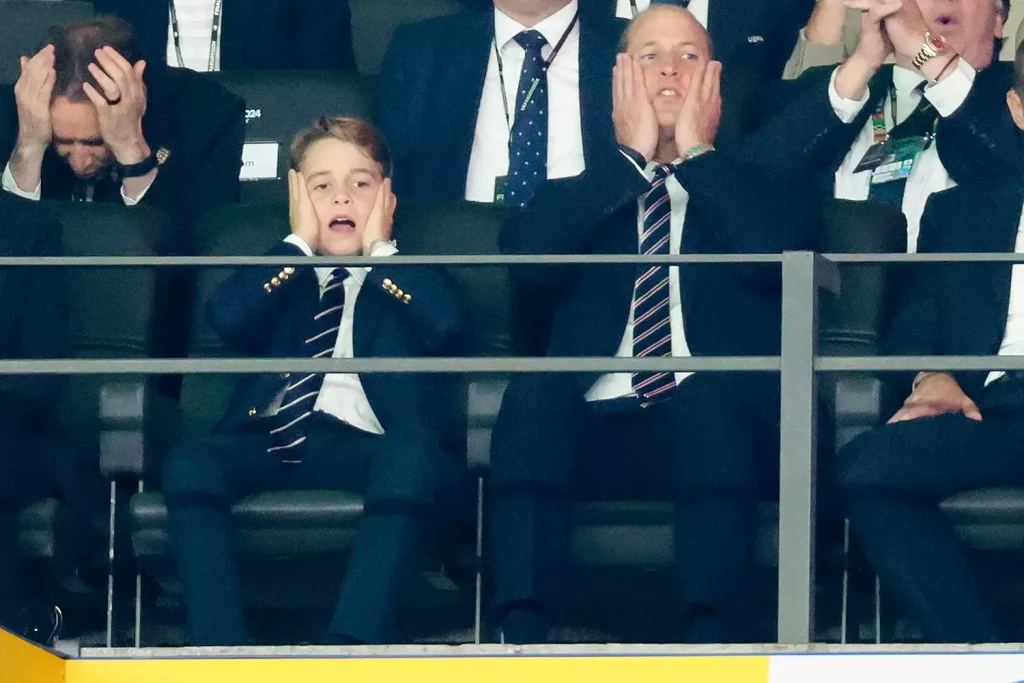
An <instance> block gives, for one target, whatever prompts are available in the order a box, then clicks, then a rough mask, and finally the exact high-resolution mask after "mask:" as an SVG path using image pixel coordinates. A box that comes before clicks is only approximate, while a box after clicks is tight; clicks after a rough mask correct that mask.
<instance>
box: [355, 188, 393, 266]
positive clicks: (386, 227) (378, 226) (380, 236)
mask: <svg viewBox="0 0 1024 683" xmlns="http://www.w3.org/2000/svg"><path fill="white" fill-rule="evenodd" d="M397 205H398V199H397V198H396V197H395V194H394V192H392V191H391V178H385V179H384V182H382V183H381V184H380V187H379V188H378V189H377V199H376V200H375V201H374V202H373V208H372V209H371V210H370V215H369V216H367V218H366V228H365V229H364V230H363V254H366V255H369V253H370V248H371V247H372V246H373V243H374V242H375V241H376V240H390V239H391V228H392V226H393V225H394V220H395V207H396V206H397Z"/></svg>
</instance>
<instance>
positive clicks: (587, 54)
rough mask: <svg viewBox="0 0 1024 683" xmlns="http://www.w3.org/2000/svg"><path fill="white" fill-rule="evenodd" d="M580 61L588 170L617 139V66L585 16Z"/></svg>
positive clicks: (606, 41) (611, 51)
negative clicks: (594, 157) (614, 87)
mask: <svg viewBox="0 0 1024 683" xmlns="http://www.w3.org/2000/svg"><path fill="white" fill-rule="evenodd" d="M584 1H585V0H584ZM613 12H614V9H613ZM595 23H596V22H595ZM579 61H580V64H579V68H580V118H581V127H582V129H583V159H584V163H585V165H586V167H587V168H589V167H590V165H591V163H590V162H591V158H590V156H591V151H592V150H594V149H596V148H598V146H599V145H604V144H605V143H606V142H608V141H612V140H614V139H615V132H614V128H613V127H612V119H611V110H612V103H611V92H612V86H611V69H612V66H614V63H615V46H614V45H612V43H611V40H610V39H609V38H608V37H606V36H604V35H603V34H602V33H601V32H600V31H599V30H598V29H597V27H596V26H595V25H592V24H591V22H590V21H586V20H584V18H583V17H582V16H581V17H580V54H579Z"/></svg>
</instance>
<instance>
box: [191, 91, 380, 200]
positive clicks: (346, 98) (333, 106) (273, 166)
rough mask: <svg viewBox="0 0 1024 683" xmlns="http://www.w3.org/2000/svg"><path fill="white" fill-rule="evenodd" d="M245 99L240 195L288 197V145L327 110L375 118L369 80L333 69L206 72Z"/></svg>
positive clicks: (246, 197) (334, 112)
mask: <svg viewBox="0 0 1024 683" xmlns="http://www.w3.org/2000/svg"><path fill="white" fill-rule="evenodd" d="M207 78H212V79H214V80H215V81H217V82H218V83H220V84H221V85H222V86H224V87H225V88H227V89H228V90H230V91H231V92H233V93H235V94H236V95H238V96H239V97H241V98H242V99H244V100H245V149H244V152H243V155H242V179H243V181H244V182H243V183H242V201H243V202H244V203H247V204H257V203H259V204H262V203H272V202H281V201H287V199H288V182H287V180H288V150H289V146H290V145H291V141H292V138H293V137H294V136H295V134H296V133H298V132H299V131H300V130H301V129H303V128H305V127H307V126H309V125H310V124H311V123H312V122H313V120H314V119H316V118H318V117H320V116H324V115H335V114H337V115H342V116H357V117H359V118H363V119H366V120H370V121H372V120H373V118H374V114H375V109H374V92H373V88H372V86H371V84H370V82H369V81H368V80H366V79H363V78H360V77H359V76H355V75H352V74H344V73H338V72H332V71H230V72H223V73H213V74H208V75H207Z"/></svg>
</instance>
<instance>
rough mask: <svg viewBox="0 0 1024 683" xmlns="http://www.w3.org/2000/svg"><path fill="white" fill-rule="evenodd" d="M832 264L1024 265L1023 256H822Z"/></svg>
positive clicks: (995, 254) (1001, 254) (1002, 254)
mask: <svg viewBox="0 0 1024 683" xmlns="http://www.w3.org/2000/svg"><path fill="white" fill-rule="evenodd" d="M822 257H823V258H826V259H828V260H829V261H832V262H834V263H1024V254H1016V253H1005V252H1000V253H989V254H974V253H955V254H954V253H948V254H903V253H899V254H822Z"/></svg>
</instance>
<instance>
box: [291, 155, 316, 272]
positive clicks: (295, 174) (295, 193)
mask: <svg viewBox="0 0 1024 683" xmlns="http://www.w3.org/2000/svg"><path fill="white" fill-rule="evenodd" d="M288 220H289V223H290V225H291V229H292V234H293V235H295V236H296V237H298V238H299V239H301V240H302V241H303V242H305V243H306V244H307V245H308V246H309V248H310V250H312V251H313V252H316V250H317V249H319V247H320V219H319V218H318V217H317V215H316V208H315V207H314V206H313V199H312V198H311V197H310V196H309V188H307V187H306V178H305V177H304V176H303V175H302V173H301V172H299V171H296V170H294V169H289V171H288Z"/></svg>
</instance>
